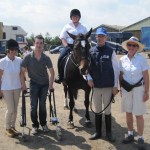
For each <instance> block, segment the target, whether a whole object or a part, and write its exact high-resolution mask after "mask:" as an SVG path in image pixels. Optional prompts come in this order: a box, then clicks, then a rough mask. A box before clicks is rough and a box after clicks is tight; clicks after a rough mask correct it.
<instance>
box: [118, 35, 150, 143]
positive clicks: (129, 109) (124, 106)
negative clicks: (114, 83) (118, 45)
mask: <svg viewBox="0 0 150 150" xmlns="http://www.w3.org/2000/svg"><path fill="white" fill-rule="evenodd" d="M122 47H123V48H124V49H126V50H127V51H128V54H127V55H125V56H123V57H121V58H120V81H121V80H122V79H124V80H125V81H127V82H128V83H130V84H131V85H135V84H136V83H137V84H136V87H134V88H133V89H132V90H131V91H129V92H128V91H126V90H125V87H124V88H123V84H122V85H121V86H122V87H121V91H122V102H121V111H122V112H126V123H127V127H128V136H127V137H126V138H125V139H124V140H123V143H124V144H128V143H131V142H133V141H134V133H133V115H135V116H136V123H137V133H138V144H140V145H141V144H144V139H143V130H144V118H143V114H145V113H146V106H145V102H146V101H147V100H148V99H149V75H148V69H149V66H148V62H147V60H146V58H145V57H144V56H143V55H141V54H139V53H138V52H141V51H142V50H143V48H144V46H143V45H142V44H141V43H140V42H139V40H138V38H136V37H131V38H130V39H129V40H127V41H124V42H123V43H122ZM120 83H121V82H120Z"/></svg>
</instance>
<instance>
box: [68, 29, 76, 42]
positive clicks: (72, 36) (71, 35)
mask: <svg viewBox="0 0 150 150" xmlns="http://www.w3.org/2000/svg"><path fill="white" fill-rule="evenodd" d="M66 32H67V33H68V35H69V36H70V37H71V38H72V39H73V40H75V39H76V36H75V35H73V34H71V33H69V32H68V31H66Z"/></svg>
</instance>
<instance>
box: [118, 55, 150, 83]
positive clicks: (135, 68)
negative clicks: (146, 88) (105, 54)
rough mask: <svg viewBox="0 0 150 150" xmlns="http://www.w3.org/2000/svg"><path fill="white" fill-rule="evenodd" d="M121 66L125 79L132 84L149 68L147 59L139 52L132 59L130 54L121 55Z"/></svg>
mask: <svg viewBox="0 0 150 150" xmlns="http://www.w3.org/2000/svg"><path fill="white" fill-rule="evenodd" d="M119 67H120V71H121V72H123V78H124V80H126V81H127V82H129V83H131V84H135V83H137V82H138V81H139V80H140V79H141V78H142V77H143V74H142V73H143V71H145V70H148V69H149V65H148V62H147V59H146V58H145V57H144V56H143V55H141V54H138V53H136V54H135V55H134V57H133V58H132V59H131V60H130V59H129V57H128V55H125V56H123V57H121V58H120V62H119Z"/></svg>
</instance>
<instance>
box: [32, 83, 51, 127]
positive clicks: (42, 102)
mask: <svg viewBox="0 0 150 150" xmlns="http://www.w3.org/2000/svg"><path fill="white" fill-rule="evenodd" d="M48 87H49V84H46V85H40V84H37V83H35V82H33V81H30V100H31V120H32V123H33V124H32V126H33V127H37V128H39V122H38V114H37V108H38V102H39V121H40V125H41V126H44V125H46V123H47V122H46V117H47V112H46V98H47V93H48Z"/></svg>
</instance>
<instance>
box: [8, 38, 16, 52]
mask: <svg viewBox="0 0 150 150" xmlns="http://www.w3.org/2000/svg"><path fill="white" fill-rule="evenodd" d="M6 49H17V50H18V49H19V45H18V43H17V41H16V40H13V39H10V40H8V41H7V43H6Z"/></svg>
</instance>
